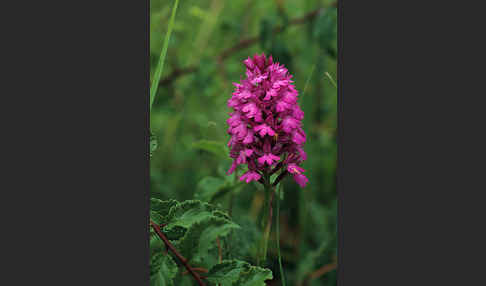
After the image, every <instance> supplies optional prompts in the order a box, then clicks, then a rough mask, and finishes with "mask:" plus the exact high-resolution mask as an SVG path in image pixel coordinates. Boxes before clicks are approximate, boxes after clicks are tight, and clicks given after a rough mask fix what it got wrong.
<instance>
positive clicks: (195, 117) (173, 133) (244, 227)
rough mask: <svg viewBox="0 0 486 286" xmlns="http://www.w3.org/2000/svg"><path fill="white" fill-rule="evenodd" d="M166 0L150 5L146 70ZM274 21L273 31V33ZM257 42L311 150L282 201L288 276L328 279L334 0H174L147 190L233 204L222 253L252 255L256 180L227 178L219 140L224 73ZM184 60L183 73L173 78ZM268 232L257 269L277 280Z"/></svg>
mask: <svg viewBox="0 0 486 286" xmlns="http://www.w3.org/2000/svg"><path fill="white" fill-rule="evenodd" d="M173 4H174V1H168V0H151V3H150V59H151V78H152V76H153V73H154V70H155V67H156V65H157V62H158V59H159V56H160V52H161V50H162V44H163V41H164V38H165V34H166V32H167V27H168V23H169V18H170V14H171V9H172V6H173ZM313 11H318V13H316V14H314V15H315V16H314V17H312V16H309V17H305V15H308V14H309V13H311V12H313ZM295 19H298V20H297V21H296V20H295ZM278 27H282V29H281V30H279V32H278V33H273V32H272V31H274V29H276V28H277V29H279V28H278ZM253 37H256V41H254V42H252V43H251V44H250V45H248V46H247V47H243V48H240V49H235V51H234V52H232V53H229V54H228V56H227V57H226V58H225V59H224V60H222V61H219V60H218V57H219V56H221V55H222V54H223V53H224V52H225V51H227V50H228V49H230V48H231V47H233V46H235V45H237V44H238V43H239V42H240V41H242V40H245V39H249V38H250V39H251V38H253ZM261 52H265V54H267V55H268V54H271V55H272V56H273V58H274V60H276V61H278V62H280V63H282V64H285V66H286V67H287V68H288V69H289V71H290V73H291V74H292V75H293V76H294V77H293V79H294V81H295V85H296V87H297V89H298V91H299V104H300V106H301V107H302V109H303V110H304V112H305V118H304V130H305V132H306V134H307V142H306V145H305V151H306V152H307V155H308V160H307V161H306V162H305V163H304V165H303V167H304V168H305V169H306V170H307V176H308V178H309V183H308V185H307V187H306V188H305V189H300V188H299V187H298V185H297V184H296V183H295V182H294V181H293V180H292V179H291V178H287V179H286V180H285V181H284V183H283V185H284V188H283V189H284V196H283V200H282V202H281V204H280V207H281V210H280V232H281V233H280V245H281V249H282V259H283V266H284V272H285V276H286V281H287V285H336V271H335V270H333V268H334V267H333V266H332V265H333V264H334V263H335V262H336V261H337V257H336V256H337V237H336V224H337V221H336V220H337V212H336V208H337V202H336V161H337V160H336V157H337V144H336V143H337V142H336V135H337V133H336V126H337V89H336V87H335V86H334V85H333V83H332V82H331V80H330V79H329V78H328V77H327V76H326V75H325V73H326V72H328V73H329V74H330V76H331V77H332V78H333V79H334V80H335V81H337V77H336V75H337V73H336V56H337V11H336V8H335V1H325V0H321V1H318V0H294V1H291V0H260V1H257V0H231V1H230V0H180V1H179V7H178V8H177V14H176V17H175V23H174V30H173V31H172V35H171V38H170V42H169V46H168V52H167V57H166V60H165V66H164V71H163V74H162V77H161V85H160V86H159V89H158V91H157V94H156V97H155V101H154V105H153V108H152V112H151V122H150V126H151V130H152V132H153V134H154V136H155V137H156V139H157V149H156V150H155V151H154V152H153V156H152V157H151V162H150V168H151V169H150V170H151V171H150V180H151V182H150V183H151V190H150V191H151V197H152V198H157V199H161V200H168V199H176V200H178V201H184V200H191V199H198V200H202V201H206V202H210V203H212V204H214V205H215V206H217V207H218V208H220V209H222V210H226V211H229V208H230V207H231V211H230V214H231V217H232V220H233V221H234V222H235V223H237V224H238V225H239V226H240V228H239V229H237V230H235V234H234V235H231V236H229V238H228V240H227V241H226V243H225V244H224V247H223V248H224V249H223V259H227V260H229V259H242V260H245V261H248V262H250V263H253V264H254V259H255V257H254V256H255V249H254V245H256V240H257V238H258V236H259V235H260V233H259V230H258V227H257V226H258V224H257V222H258V221H259V216H260V215H261V214H260V205H261V203H262V200H263V192H262V190H261V188H260V187H259V186H258V185H256V184H249V185H246V184H236V187H235V185H234V184H235V178H234V176H226V175H225V172H226V170H227V169H228V168H229V166H230V164H231V161H230V159H229V157H228V155H227V154H228V151H227V149H226V143H227V141H228V140H229V135H228V134H227V133H226V130H227V125H226V119H227V117H228V113H229V112H230V110H229V108H228V107H227V106H226V101H227V100H228V99H229V97H230V96H231V93H232V91H233V85H232V84H231V83H232V82H236V81H239V80H240V78H241V77H244V71H245V69H244V65H243V63H242V60H244V59H245V58H247V57H248V56H252V55H254V54H255V53H261ZM187 68H189V70H190V72H188V73H182V74H181V75H179V76H176V77H173V75H174V73H176V74H177V73H178V71H185V70H186V69H187ZM167 78H171V79H173V80H171V81H167V80H166V79H167ZM240 174H241V171H240ZM275 223H276V219H275V220H274V225H275ZM273 229H275V228H273ZM275 239H276V238H275V233H274V231H272V234H271V239H270V244H269V258H268V261H267V265H265V267H267V268H269V269H271V270H272V272H273V278H274V279H273V280H272V281H270V282H267V283H268V285H281V282H280V281H281V277H280V273H279V271H278V260H277V252H276V240H275ZM171 263H172V262H171ZM170 265H171V267H172V264H170ZM322 267H324V269H330V271H325V272H326V273H325V274H322V275H317V274H318V273H319V272H317V274H316V272H315V271H317V270H319V269H321V270H322V269H323V268H322ZM326 267H327V268H326ZM313 273H314V274H313ZM178 275H180V273H179V274H178ZM181 277H182V276H181ZM178 281H179V282H177V283H175V285H193V284H191V283H193V282H192V280H191V279H190V277H187V276H184V278H180V280H178ZM194 285H195V284H194Z"/></svg>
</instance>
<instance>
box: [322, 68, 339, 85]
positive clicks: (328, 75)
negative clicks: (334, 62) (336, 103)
mask: <svg viewBox="0 0 486 286" xmlns="http://www.w3.org/2000/svg"><path fill="white" fill-rule="evenodd" d="M324 74H325V75H326V76H327V77H328V78H329V80H330V81H331V83H332V85H334V87H335V88H337V85H336V82H335V81H334V79H332V76H331V75H330V74H329V73H328V72H325V73H324Z"/></svg>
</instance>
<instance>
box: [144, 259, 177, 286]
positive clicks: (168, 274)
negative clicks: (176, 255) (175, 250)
mask: <svg viewBox="0 0 486 286" xmlns="http://www.w3.org/2000/svg"><path fill="white" fill-rule="evenodd" d="M176 274H177V264H175V262H174V260H173V259H172V257H170V255H167V254H164V253H162V252H158V253H155V254H154V255H152V257H151V259H150V286H174V277H175V276H176Z"/></svg>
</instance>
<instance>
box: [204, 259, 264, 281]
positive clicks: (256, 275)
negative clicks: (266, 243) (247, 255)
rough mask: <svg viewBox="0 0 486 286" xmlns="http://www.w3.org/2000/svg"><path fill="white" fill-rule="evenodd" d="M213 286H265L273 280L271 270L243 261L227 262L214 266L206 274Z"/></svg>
mask: <svg viewBox="0 0 486 286" xmlns="http://www.w3.org/2000/svg"><path fill="white" fill-rule="evenodd" d="M206 277H207V281H209V282H210V283H211V285H217V284H220V285H221V286H236V285H238V286H265V285H266V284H265V281H266V280H270V279H273V275H272V271H270V270H269V269H265V268H261V267H257V266H252V265H250V264H249V263H247V262H244V261H241V260H225V261H223V262H221V263H219V264H216V265H214V266H213V267H212V268H211V269H210V270H209V272H208V273H207V274H206Z"/></svg>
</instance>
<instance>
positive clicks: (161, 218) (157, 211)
mask: <svg viewBox="0 0 486 286" xmlns="http://www.w3.org/2000/svg"><path fill="white" fill-rule="evenodd" d="M177 204H179V202H177V201H176V200H168V201H162V200H159V199H156V198H151V199H150V219H151V220H153V221H154V222H155V223H157V224H162V223H165V221H166V219H165V216H167V215H168V214H169V211H170V209H171V208H172V207H173V206H176V205H177Z"/></svg>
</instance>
